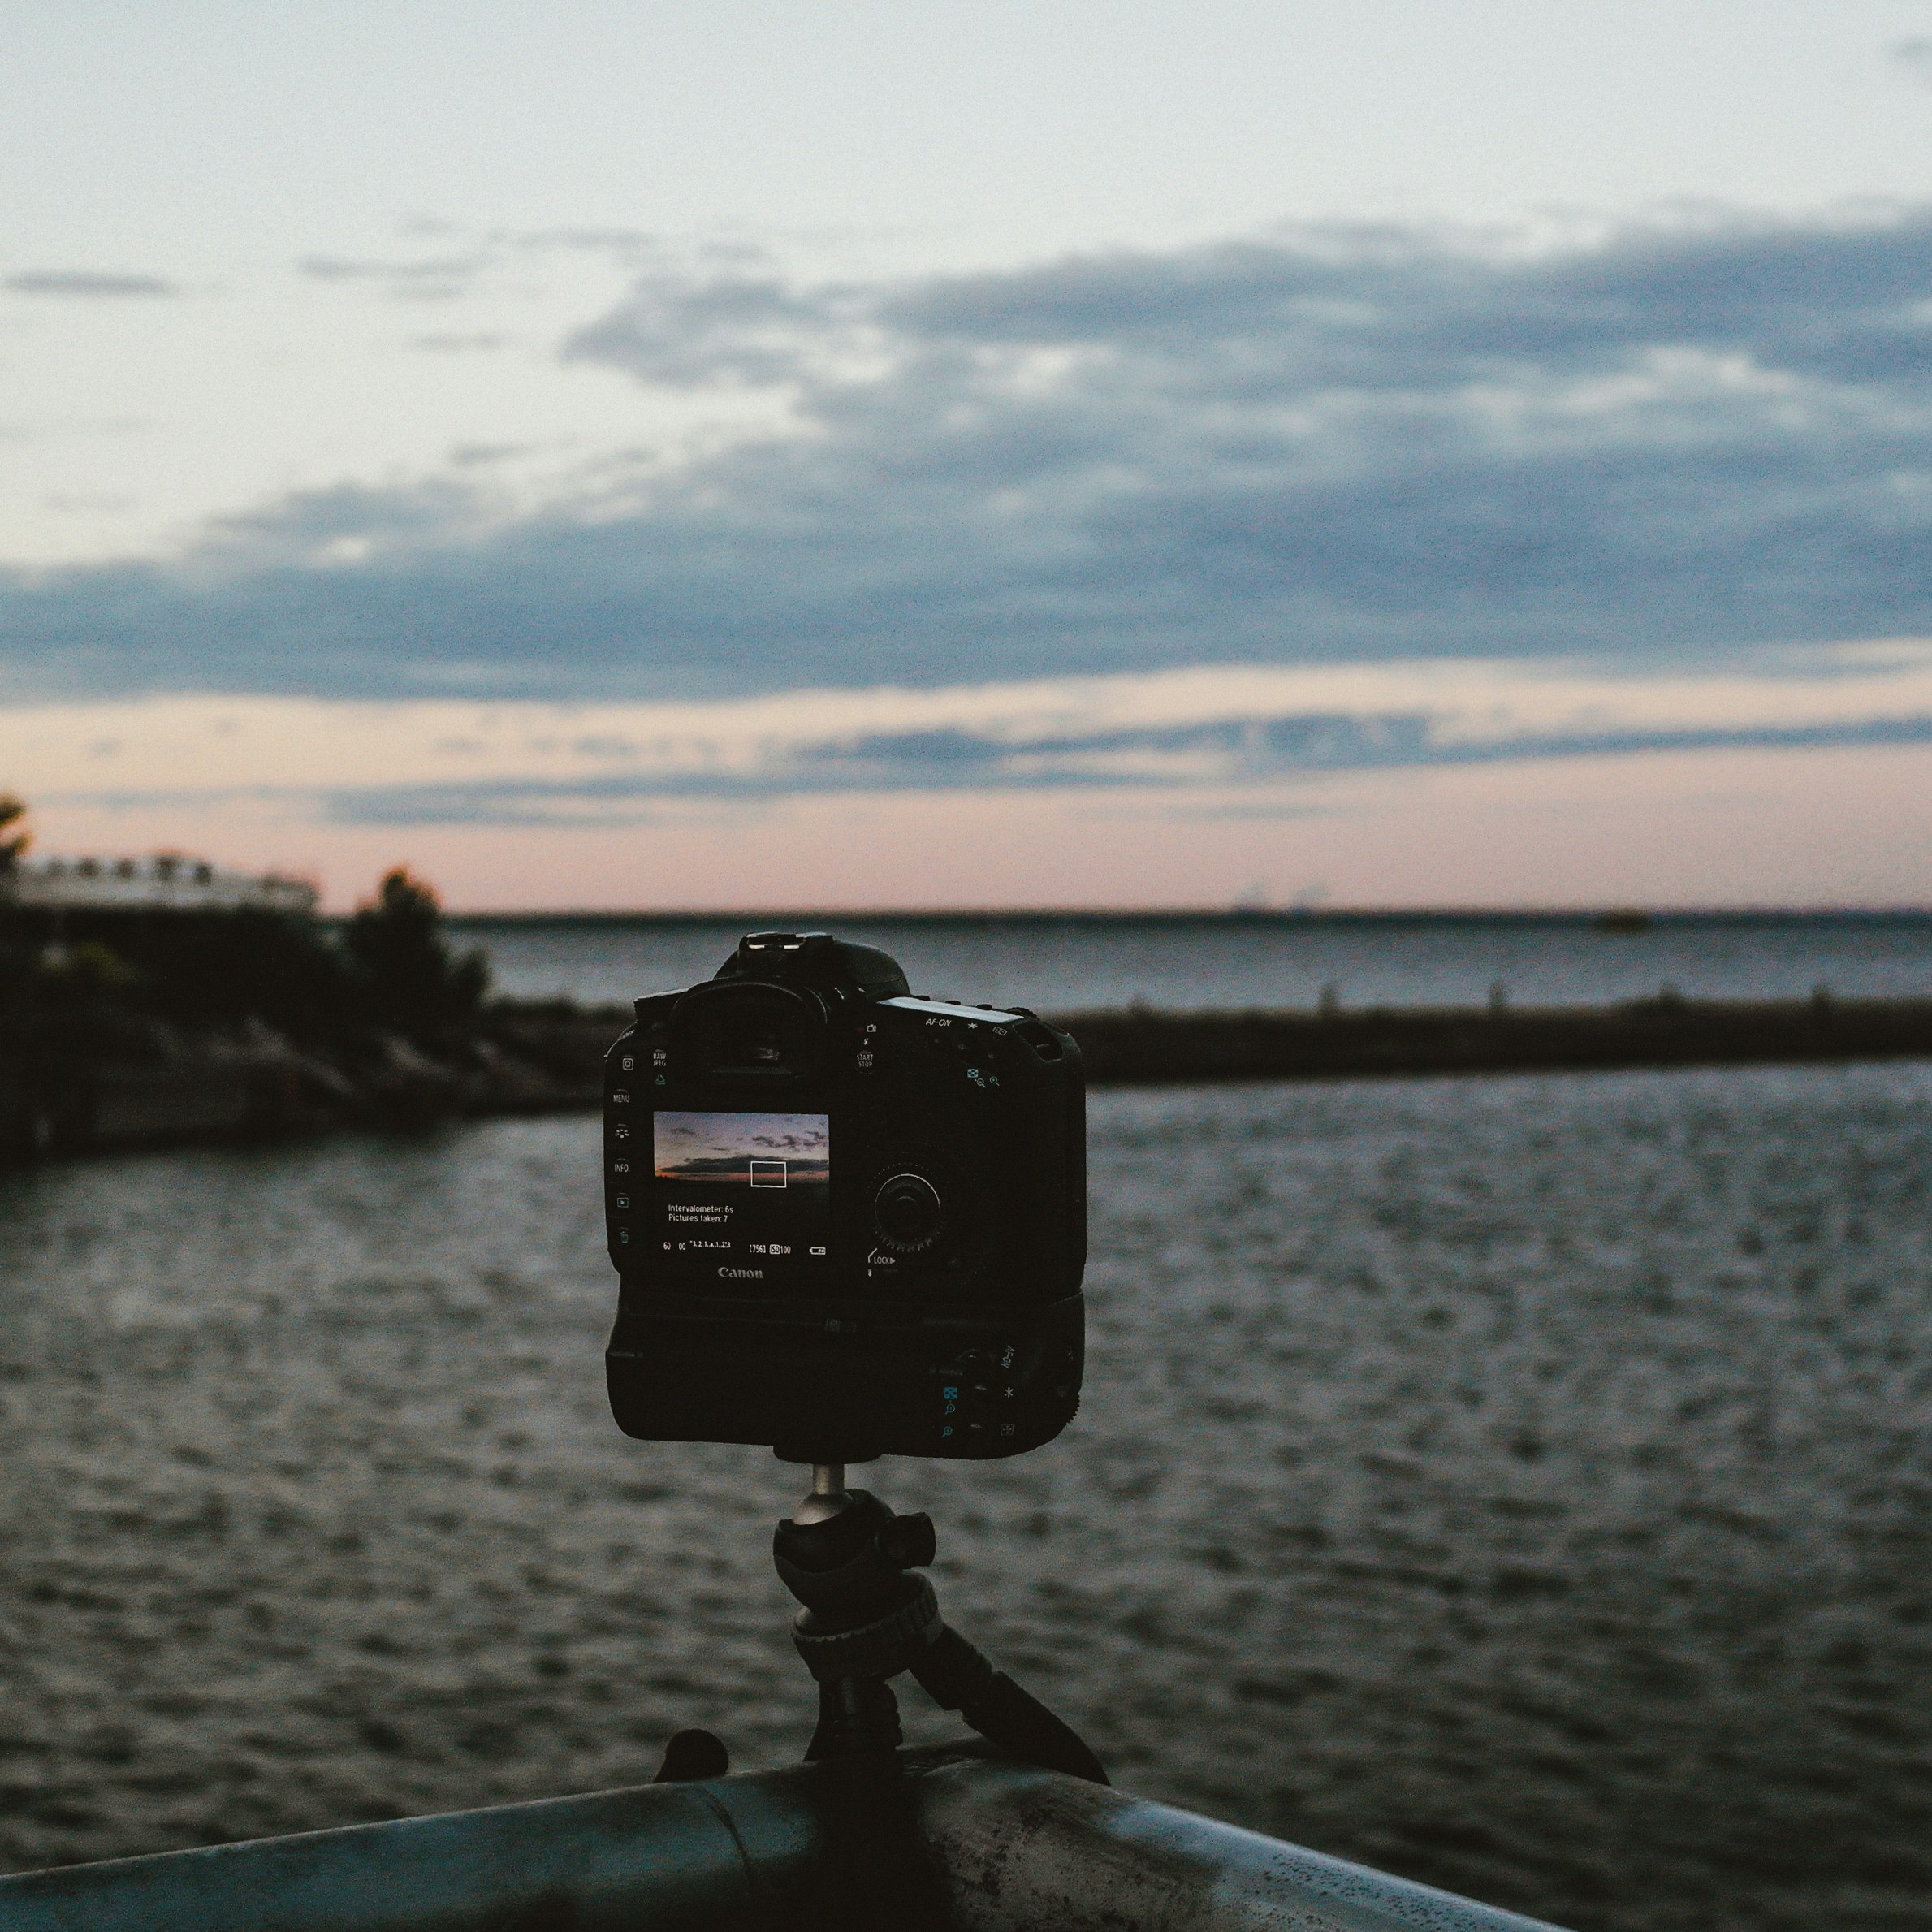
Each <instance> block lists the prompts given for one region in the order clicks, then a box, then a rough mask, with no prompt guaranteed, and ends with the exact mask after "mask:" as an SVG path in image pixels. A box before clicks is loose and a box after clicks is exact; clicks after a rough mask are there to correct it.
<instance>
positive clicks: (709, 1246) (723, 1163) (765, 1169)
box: [650, 1113, 832, 1286]
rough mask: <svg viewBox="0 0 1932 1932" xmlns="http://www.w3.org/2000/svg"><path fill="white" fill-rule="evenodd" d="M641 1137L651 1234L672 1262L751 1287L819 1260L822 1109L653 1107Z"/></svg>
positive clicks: (827, 1205)
mask: <svg viewBox="0 0 1932 1932" xmlns="http://www.w3.org/2000/svg"><path fill="white" fill-rule="evenodd" d="M650 1140H651V1148H650V1152H651V1169H652V1177H653V1178H652V1190H651V1191H652V1208H653V1212H652V1216H651V1219H652V1222H653V1224H654V1228H653V1231H654V1235H655V1239H656V1241H657V1243H658V1244H659V1251H661V1252H662V1253H663V1255H664V1256H666V1258H667V1259H668V1260H671V1261H672V1263H673V1264H674V1265H676V1266H678V1267H679V1268H680V1269H681V1270H686V1271H689V1273H694V1274H698V1275H702V1276H709V1277H715V1279H716V1280H718V1281H719V1282H720V1284H732V1283H742V1284H744V1285H746V1286H755V1285H756V1284H757V1283H759V1282H762V1281H767V1280H770V1279H774V1278H778V1277H783V1276H784V1275H786V1274H789V1273H791V1272H792V1271H793V1269H795V1268H797V1266H798V1265H799V1264H806V1265H807V1266H809V1265H810V1264H813V1263H821V1264H822V1263H823V1262H824V1261H825V1260H827V1259H828V1255H829V1249H830V1243H831V1238H832V1122H831V1119H830V1117H828V1115H825V1114H823V1113H657V1114H654V1115H653V1116H652V1117H651V1129H650Z"/></svg>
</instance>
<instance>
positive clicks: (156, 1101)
mask: <svg viewBox="0 0 1932 1932" xmlns="http://www.w3.org/2000/svg"><path fill="white" fill-rule="evenodd" d="M1053 1017H1054V1018H1055V1019H1056V1021H1057V1023H1058V1024H1059V1025H1061V1026H1063V1027H1065V1028H1066V1029H1067V1030H1068V1031H1070V1033H1072V1034H1073V1035H1074V1038H1075V1039H1078V1041H1079V1043H1080V1046H1081V1049H1082V1051H1083V1053H1084V1054H1085V1056H1086V1060H1087V1078H1088V1080H1089V1083H1091V1084H1092V1085H1094V1086H1096V1087H1109V1086H1157V1085H1173V1084H1206V1083H1219V1082H1225V1081H1252V1080H1336V1079H1369V1078H1402V1077H1411V1078H1414V1077H1426V1076H1432V1075H1446V1074H1510V1073H1520V1074H1528V1073H1551V1072H1591V1071H1610V1070H1619V1069H1622V1070H1638V1069H1653V1068H1670V1067H1693V1066H1724V1065H1750V1064H1767V1065H1768V1064H1786V1065H1793V1064H1801V1063H1804V1062H1806V1061H1864V1060H1888V1059H1913V1058H1932V1000H1835V999H1831V998H1829V997H1825V996H1815V997H1813V998H1812V999H1810V1000H1805V1001H1691V1000H1684V999H1680V998H1677V997H1675V996H1671V995H1668V994H1666V995H1664V996H1660V997H1658V998H1655V999H1650V1000H1640V1001H1628V1002H1625V1003H1623V1004H1619V1005H1606V1006H1594V1007H1582V1006H1578V1007H1547V1008H1541V1009H1530V1008H1525V1009H1512V1008H1510V1007H1508V1006H1506V1005H1501V1004H1497V1005H1491V1006H1489V1007H1486V1008H1473V1009H1472V1008H1453V1007H1452V1008H1437V1009H1429V1008H1420V1009H1403V1008H1377V1009H1369V1010H1367V1011H1364V1012H1354V1011H1348V1010H1320V1011H1316V1012H1314V1013H1307V1012H1299V1013H1297V1012H1247V1013H1230V1012H1212V1011H1210V1012H1198V1013H1164V1012H1159V1011H1155V1010H1152V1009H1146V1008H1127V1009H1120V1010H1115V1011H1110V1012H1095V1013H1073V1014H1057V1015H1055V1016H1053ZM628 1018H629V1015H628V1013H627V1011H626V1009H625V1008H623V1007H620V1006H608V1007H606V1006H594V1007H585V1006H578V1005H573V1004H572V1003H570V1002H568V1001H544V1002H521V1003H520V1002H516V1001H499V1002H498V1003H496V1004H495V1005H492V1006H491V1007H490V1008H488V1009H486V1011H485V1012H484V1013H483V1014H481V1015H480V1016H479V1017H478V1019H477V1020H476V1021H475V1022H473V1024H472V1025H471V1026H470V1027H468V1028H467V1029H465V1031H464V1032H463V1033H462V1034H461V1035H460V1036H458V1037H455V1038H452V1039H446V1040H444V1041H443V1042H441V1043H439V1044H438V1045H437V1046H436V1047H435V1048H434V1050H426V1049H425V1048H423V1047H421V1045H418V1044H413V1043H411V1042H410V1041H408V1040H407V1039H404V1038H403V1037H401V1036H400V1035H393V1034H387V1033H383V1032H380V1031H375V1032H370V1033H368V1034H365V1035H360V1036H358V1037H357V1039H355V1040H354V1042H353V1043H352V1045H351V1046H349V1047H348V1048H340V1047H338V1048H335V1049H332V1050H331V1049H324V1048H318V1047H316V1046H313V1045H312V1044H297V1043H296V1042H294V1041H292V1040H291V1039H288V1038H287V1037H286V1036H284V1035H281V1034H279V1033H277V1032H275V1031H274V1030H272V1029H270V1028H268V1027H263V1026H261V1025H254V1026H252V1027H242V1028H230V1029H226V1030H210V1031H202V1032H199V1033H196V1032H184V1031H179V1030H176V1029H171V1028H166V1027H147V1028H145V1030H143V1031H140V1033H139V1035H138V1036H136V1038H135V1039H133V1041H132V1045H130V1043H129V1042H128V1039H127V1038H126V1037H125V1036H123V1041H122V1044H121V1050H120V1051H119V1052H118V1053H116V1052H106V1053H102V1054H99V1055H96V1056H93V1057H89V1058H86V1059H84V1060H80V1059H69V1060H65V1061H54V1062H45V1063H41V1064H39V1065H32V1064H28V1063H24V1062H22V1063H16V1064H15V1065H11V1066H9V1065H6V1064H4V1063H0V1147H4V1148H6V1150H7V1151H8V1152H10V1153H11V1155H12V1156H13V1157H14V1158H15V1159H16V1160H18V1159H21V1158H32V1157H34V1156H37V1155H49V1154H51V1155H58V1154H63V1153H67V1154H74V1153H87V1152H114V1151H116V1150H120V1149H132V1148H141V1147H157V1146H171V1145H180V1144H184V1143H192V1142H197V1141H218V1140H239V1141H249V1140H257V1139H261V1140H266V1139H283V1138H288V1137H292V1136H300V1135H309V1134H315V1133H319V1132H325V1131H328V1130H333V1129H338V1128H344V1127H358V1126H360V1127H370V1126H378V1127H395V1126H416V1125H426V1124H428V1123H430V1122H435V1121H440V1120H452V1119H461V1118H464V1117H488V1116H494V1115H507V1114H520V1113H523V1114H534V1113H568V1112H572V1111H577V1110H583V1109H594V1108H595V1107H596V1106H597V1105H598V1104H599V1097H600V1092H601V1079H602V1067H603V1052H604V1050H605V1048H607V1046H608V1044H610V1042H611V1041H612V1039H615V1038H616V1035H617V1034H618V1033H619V1032H620V1031H622V1030H623V1027H624V1026H625V1022H626V1021H627V1019H628Z"/></svg>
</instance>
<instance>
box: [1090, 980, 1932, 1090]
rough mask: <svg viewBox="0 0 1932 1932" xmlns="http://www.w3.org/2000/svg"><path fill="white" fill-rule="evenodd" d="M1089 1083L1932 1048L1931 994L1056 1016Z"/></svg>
mask: <svg viewBox="0 0 1932 1932" xmlns="http://www.w3.org/2000/svg"><path fill="white" fill-rule="evenodd" d="M1058 1023H1059V1024H1060V1025H1061V1026H1063V1027H1065V1028H1066V1029H1067V1031H1069V1032H1070V1033H1071V1034H1072V1035H1074V1038H1075V1039H1077V1040H1078V1041H1079V1043H1080V1049H1081V1052H1083V1054H1084V1055H1085V1057H1086V1060H1087V1078H1088V1080H1089V1081H1090V1082H1091V1083H1092V1084H1094V1085H1096V1086H1111V1085H1133V1086H1143V1085H1152V1084H1158V1083H1178V1082H1184V1083H1196V1082H1204V1081H1220V1080H1313V1079H1349V1078H1355V1079H1360V1078H1374V1077H1377V1076H1384V1077H1387V1076H1395V1075H1425V1074H1507V1073H1562V1072H1588V1071H1593V1070H1612V1069H1632V1070H1634V1069H1638V1068H1654V1067H1674V1066H1726V1065H1750V1064H1753V1063H1762V1064H1775V1063H1787V1064H1789V1063H1794V1062H1801V1061H1817V1060H1841V1061H1852V1060H1891V1059H1912V1058H1918V1057H1932V1000H1834V999H1831V998H1830V997H1816V996H1814V997H1813V998H1812V999H1809V1000H1804V1001H1771V1000H1765V1001H1742V1000H1740V1001H1691V1000H1684V999H1679V998H1677V997H1675V996H1671V995H1668V994H1666V995H1663V996H1660V997H1658V998H1657V999H1653V1000H1637V1001H1629V1002H1627V1003H1624V1004H1622V1005H1614V1006H1596V1007H1587V1006H1581V1007H1560V1006H1559V1007H1546V1008H1541V1009H1521V1010H1516V1009H1511V1008H1509V1007H1507V1006H1505V1005H1493V1006H1490V1007H1487V1008H1477V1009H1467V1008H1440V1009H1428V1008H1422V1009H1397V1008H1383V1009H1370V1010H1369V1011H1367V1012H1363V1013H1351V1012H1346V1011H1329V1012H1318V1013H1314V1014H1307V1013H1191V1014H1177V1013H1156V1012H1152V1011H1147V1010H1134V1009H1129V1010H1127V1011H1126V1012H1117V1013H1083V1014H1062V1015H1060V1016H1058Z"/></svg>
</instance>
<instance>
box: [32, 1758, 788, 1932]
mask: <svg viewBox="0 0 1932 1932" xmlns="http://www.w3.org/2000/svg"><path fill="white" fill-rule="evenodd" d="M811 1784H812V1780H811V1774H810V1772H808V1771H805V1770H791V1771H782V1772H769V1773H767V1774H764V1775H763V1776H761V1777H755V1778H720V1779H713V1780H711V1781H709V1782H707V1783H702V1784H653V1785H645V1786H643V1787H641V1788H639V1789H637V1790H633V1791H614V1792H597V1793H595V1794H594V1795H593V1796H588V1797H581V1798H551V1799H547V1800H543V1801H542V1802H541V1803H538V1804H504V1805H499V1806H495V1807H493V1808H492V1809H490V1810H487V1811H462V1812H455V1813H450V1814H449V1815H447V1816H445V1817H428V1818H405V1819H403V1820H400V1821H399V1822H396V1823H394V1824H382V1825H352V1826H348V1827H346V1828H345V1829H344V1830H336V1831H311V1832H305V1833H303V1834H302V1835H300V1836H299V1837H294V1838H266V1839H256V1840H254V1841H253V1843H247V1844H237V1845H215V1846H211V1847H210V1848H207V1849H206V1850H204V1851H196V1852H162V1853H160V1854H158V1855H157V1856H153V1857H149V1858H116V1859H111V1860H109V1861H106V1863H104V1864H100V1865H69V1866H67V1867H64V1868H63V1869H58V1870H55V1871H49V1872H30V1873H28V1874H24V1875H22V1876H20V1877H18V1878H0V1932H565V1929H568V1932H641V1929H642V1928H646V1927H648V1928H650V1932H704V1929H706V1928H709V1927H713V1926H730V1927H732V1928H733V1932H737V1929H738V1928H740V1927H745V1928H754V1927H762V1926H772V1927H778V1926H787V1925H792V1924H796V1922H797V1914H796V1911H795V1909H793V1908H795V1906H796V1904H797V1900H798V1898H799V1896H800V1895H801V1894H802V1891H804V1889H805V1887H806V1885H807V1884H808V1883H809V1882H810V1877H811V1874H812V1872H813V1870H814V1869H815V1865H816V1863H817V1861H818V1856H819V1842H820V1838H821V1830H820V1826H819V1817H818V1813H817V1810H816V1808H815V1805H814V1804H813V1802H812V1797H811Z"/></svg>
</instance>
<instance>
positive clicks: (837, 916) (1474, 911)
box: [443, 905, 1932, 937]
mask: <svg viewBox="0 0 1932 1932" xmlns="http://www.w3.org/2000/svg"><path fill="white" fill-rule="evenodd" d="M443 924H444V925H445V926H446V927H452V928H456V929H459V930H462V931H486V930H489V929H491V928H498V929H500V928H503V927H549V928H552V929H555V928H559V927H591V928H595V927H664V928H680V927H712V926H737V927H741V928H742V929H743V930H744V931H748V932H750V931H796V930H799V929H801V928H803V929H806V930H810V931H819V930H823V929H824V928H826V927H839V926H897V927H940V926H983V927H991V926H1007V927H1050V926H1061V927H1065V926H1091V927H1117V926H1143V927H1146V926H1155V927H1158V926H1172V927H1182V926H1203V925H1217V926H1281V927H1320V926H1342V927H1346V926H1390V927H1394V926H1411V927H1415V926H1493V927H1512V926H1514V927H1532V926H1554V927H1566V928H1568V929H1571V930H1589V929H1592V928H1594V929H1596V930H1597V931H1601V932H1603V933H1604V934H1605V935H1606V936H1609V937H1619V936H1640V934H1641V933H1642V932H1643V931H1645V930H1647V929H1649V928H1650V927H1684V926H1729V927H1754V926H1788V925H1817V926H1826V925H1861V926H1872V925H1882V926H1926V927H1932V906H1843V907H1830V906H1792V907H1779V906H1749V907H1742V908H1740V907H1723V906H1714V907H1708V908H1699V907H1681V906H1680V907H1673V908H1668V909H1654V908H1650V907H1635V906H1632V907H1624V906H1615V905H1610V906H1598V907H1595V908H1587V909H1584V908H1575V907H1549V908H1543V909H1537V908H1527V909H1526V908H1522V907H1484V906H1471V907H1465V908H1457V907H1449V906H1435V907H1425V908H1422V909H1415V908H1408V909H1405V908H1402V907H1373V906H1350V907H1309V908H1303V907H1298V906H1257V907H1253V908H1249V907H1241V906H1225V905H1223V906H1202V907H1197V908H1194V909H1191V910H1190V909H1188V908H1185V907H1155V908H1152V909H1148V910H1134V909H1129V908H1122V907H1106V906H1064V907H1040V906H1019V907H1005V908H1000V907H990V908H989V907H977V908H976V907H957V908H949V909H938V910H934V909H931V908H926V909H918V908H914V909H907V908H904V907H901V908H896V909H895V908H875V909H872V910H857V911H828V910H825V909H824V908H823V907H819V908H816V909H812V910H796V909H794V910H789V911H788V910H780V911H776V912H774V911H772V910H768V909H767V910H755V909H754V910H745V909H742V908H740V909H738V910H731V909H729V908H727V909H726V910H723V911H719V912H703V911H693V910H688V909H686V910H651V911H642V912H619V911H612V910H595V909H586V910H575V911H564V912H528V911H525V912H446V913H445V914H443Z"/></svg>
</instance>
